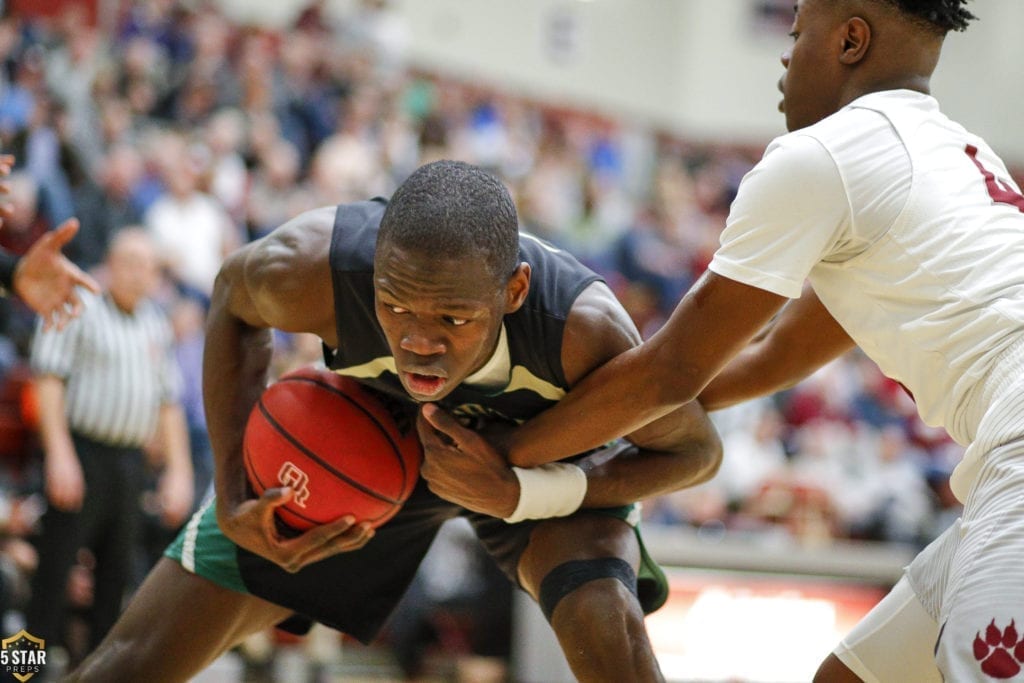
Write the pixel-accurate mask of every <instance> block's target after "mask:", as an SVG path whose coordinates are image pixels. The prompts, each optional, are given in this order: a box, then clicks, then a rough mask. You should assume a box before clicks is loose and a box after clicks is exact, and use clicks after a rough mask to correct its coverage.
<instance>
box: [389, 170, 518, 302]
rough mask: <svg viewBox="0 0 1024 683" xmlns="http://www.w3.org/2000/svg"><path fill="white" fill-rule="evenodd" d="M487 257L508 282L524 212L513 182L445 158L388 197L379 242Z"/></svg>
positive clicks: (450, 254)
mask: <svg viewBox="0 0 1024 683" xmlns="http://www.w3.org/2000/svg"><path fill="white" fill-rule="evenodd" d="M381 245H394V246H400V247H402V248H407V249H411V250H413V251H416V252H419V253H425V254H438V255H444V256H445V257H447V258H453V257H456V258H457V257H463V256H465V257H470V258H483V259H484V261H485V263H486V264H487V266H488V269H489V270H490V271H491V273H492V274H493V275H494V276H495V278H497V279H498V280H499V281H501V282H505V281H506V280H507V279H508V278H509V277H511V276H512V273H513V272H514V271H515V269H516V266H518V265H519V218H518V216H517V214H516V207H515V204H514V203H513V202H512V197H511V195H510V194H509V192H508V188H506V187H505V184H504V183H502V182H501V180H499V179H498V178H497V177H495V176H494V175H492V174H491V173H489V172H487V171H485V170H484V169H482V168H479V167H477V166H473V165H472V164H467V163H465V162H462V161H451V160H442V161H435V162H432V163H429V164H425V165H423V166H421V167H419V168H418V169H416V170H415V171H414V172H413V173H412V175H410V176H409V178H408V179H406V181H405V182H403V183H402V184H401V185H400V186H399V187H398V189H397V190H395V194H394V195H393V196H392V197H391V201H390V202H388V206H387V208H386V209H385V210H384V216H383V217H382V218H381V221H380V232H379V233H378V235H377V248H378V250H379V249H380V247H381Z"/></svg>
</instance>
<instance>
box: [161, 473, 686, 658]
mask: <svg viewBox="0 0 1024 683" xmlns="http://www.w3.org/2000/svg"><path fill="white" fill-rule="evenodd" d="M215 505H216V501H215V500H211V501H210V502H209V503H207V505H206V506H204V507H203V508H202V509H201V510H199V512H197V513H196V514H195V516H194V517H193V518H192V520H191V521H190V522H189V523H188V524H187V525H186V526H185V528H184V529H182V531H181V533H180V534H179V536H178V538H177V539H176V540H175V542H174V543H173V544H171V546H170V547H169V548H168V549H167V551H166V553H165V554H166V555H167V556H168V557H170V558H171V559H174V560H175V561H177V562H178V563H180V564H181V565H182V567H184V568H185V569H186V570H187V571H190V572H192V573H194V574H197V575H199V576H202V577H204V578H206V579H209V580H211V581H213V582H214V583H217V584H218V585H221V586H223V587H225V588H230V589H232V590H236V591H239V592H243V593H250V594H252V595H255V596H258V597H260V598H263V599H264V600H267V601H269V602H273V603H275V604H277V605H281V606H282V607H287V608H289V609H293V610H295V612H296V615H295V617H294V618H292V619H289V620H288V621H287V622H285V623H283V624H281V625H280V628H282V629H285V630H288V631H290V632H292V633H304V632H305V631H307V630H308V629H309V627H310V626H311V625H312V622H320V623H322V624H325V625H327V626H330V627H332V628H336V629H338V630H339V631H342V632H344V633H347V634H349V635H351V636H353V637H355V638H356V639H358V640H360V641H361V642H363V643H369V642H370V641H372V640H373V639H374V638H375V637H376V636H377V633H378V632H379V631H380V629H381V627H382V626H383V625H384V622H385V621H386V620H387V618H388V616H389V615H390V614H391V612H392V610H393V609H394V608H395V606H396V605H397V604H398V601H399V600H400V599H401V598H402V595H403V594H404V593H405V591H406V589H407V588H408V587H409V584H410V583H411V582H412V580H413V577H414V576H415V575H416V571H417V569H418V568H419V565H420V562H421V561H422V560H423V557H424V555H426V553H427V550H428V549H429V548H430V544H431V543H432V542H433V540H434V537H435V536H436V535H437V531H438V529H440V528H441V525H442V524H443V523H444V522H446V521H447V520H449V519H452V518H454V517H457V516H463V517H466V518H467V519H468V520H469V522H470V524H471V525H472V526H473V529H474V531H475V532H476V535H477V537H478V538H479V539H480V542H481V543H482V544H483V547H484V548H485V550H486V551H487V552H488V554H490V555H491V557H493V558H494V560H495V562H497V564H498V566H499V567H500V568H501V570H502V571H503V572H504V573H505V574H506V576H508V577H509V579H510V580H511V581H512V582H513V583H514V584H515V585H519V584H518V579H517V576H518V571H517V570H518V566H519V558H520V557H521V556H522V554H523V551H524V550H525V549H526V546H527V544H528V543H529V540H530V533H531V532H532V531H533V528H534V527H535V526H536V525H537V524H538V523H540V521H543V520H540V521H526V522H521V523H518V524H508V523H506V522H505V521H504V520H501V519H498V518H496V517H490V516H488V515H482V514H478V513H474V512H470V511H468V510H466V509H465V508H462V507H460V506H458V505H455V504H453V503H449V502H448V501H445V500H443V499H441V498H439V497H437V496H436V495H434V494H433V493H431V492H430V490H429V489H428V488H427V485H426V482H425V481H424V480H422V479H421V480H420V482H419V484H418V485H417V487H416V489H415V490H414V491H413V494H412V495H411V496H410V498H409V500H408V501H407V502H406V503H405V504H404V505H403V506H402V509H401V510H400V511H399V512H398V514H397V515H395V516H394V517H393V518H392V519H391V520H390V521H388V523H387V524H385V525H383V526H382V527H380V528H379V529H377V532H376V534H375V535H374V537H373V538H372V539H371V540H370V542H369V543H367V544H366V545H365V546H363V547H362V548H360V549H359V550H356V551H353V552H348V553H339V554H338V555H334V556H333V557H329V558H327V559H325V560H322V561H320V562H317V563H315V564H311V565H309V566H307V567H305V568H303V569H302V570H300V571H298V572H295V573H289V572H287V571H285V570H284V569H282V568H281V567H279V566H277V565H276V564H274V563H273V562H270V561H269V560H266V559H264V558H262V557H260V556H259V555H256V554H254V553H251V552H249V551H247V550H245V549H243V548H240V547H238V546H237V545H235V544H234V543H232V542H231V541H230V540H229V539H228V538H227V537H226V536H224V534H223V533H222V532H221V531H220V528H219V527H218V526H217V516H216V511H215V508H214V506H215ZM588 512H598V511H588ZM600 512H601V513H603V514H609V515H613V516H615V517H618V518H620V519H623V520H627V521H629V522H631V523H634V522H635V521H636V520H635V518H638V517H639V515H638V512H639V506H637V505H628V506H623V507H621V508H608V509H605V510H601V511H600ZM637 533H638V538H639V531H638V532H637ZM640 545H641V549H642V550H643V543H642V541H641V544H640ZM642 555H643V565H644V566H642V567H641V571H640V573H639V579H640V586H639V589H640V597H641V604H642V605H643V607H644V611H645V612H650V611H654V610H655V609H657V608H658V607H660V606H661V605H662V604H663V603H664V601H665V598H666V597H667V594H668V593H667V584H666V582H665V578H664V575H663V574H662V573H661V570H660V569H659V568H658V567H657V565H655V564H654V563H653V562H652V561H651V560H650V558H649V557H648V556H647V553H646V551H643V552H642Z"/></svg>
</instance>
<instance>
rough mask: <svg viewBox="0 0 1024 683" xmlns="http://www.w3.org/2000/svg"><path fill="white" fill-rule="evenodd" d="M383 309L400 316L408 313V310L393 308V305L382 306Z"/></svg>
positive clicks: (398, 307)
mask: <svg viewBox="0 0 1024 683" xmlns="http://www.w3.org/2000/svg"><path fill="white" fill-rule="evenodd" d="M384 308H386V309H388V310H389V311H391V312H392V313H394V314H395V315H402V314H403V313H408V312H409V309H407V308H402V307H401V306H395V305H394V304H384Z"/></svg>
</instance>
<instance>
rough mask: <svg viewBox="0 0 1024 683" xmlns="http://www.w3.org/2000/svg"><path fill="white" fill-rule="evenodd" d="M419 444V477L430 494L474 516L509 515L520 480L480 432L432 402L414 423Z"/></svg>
mask: <svg viewBox="0 0 1024 683" xmlns="http://www.w3.org/2000/svg"><path fill="white" fill-rule="evenodd" d="M416 429H417V431H418V432H419V435H420V441H421V442H422V443H423V464H422V465H421V466H420V474H421V475H423V478H424V479H426V480H427V484H428V485H429V486H430V490H431V491H433V492H434V493H435V494H437V495H438V496H440V497H441V498H444V499H445V500H448V501H451V502H452V503H456V504H458V505H461V506H462V507H464V508H466V509H467V510H473V511H474V512H480V513H483V514H485V515H491V516H493V517H501V518H505V517H508V516H510V515H511V514H512V513H513V512H514V511H515V509H516V505H517V504H518V502H519V480H518V478H517V477H516V475H515V473H514V472H512V470H511V469H510V468H509V466H508V463H507V462H506V461H505V458H504V457H502V455H501V454H500V453H498V451H497V450H496V449H495V448H494V447H493V446H492V445H491V444H490V443H489V442H488V441H487V440H486V439H484V437H482V436H481V435H480V434H479V433H477V432H474V431H473V430H471V429H467V428H466V427H463V426H462V425H461V424H459V422H458V420H456V419H455V418H454V417H452V416H451V415H450V414H448V413H447V412H445V411H444V410H442V409H441V408H438V407H437V406H436V405H434V404H432V403H427V404H425V405H424V406H423V407H422V408H421V409H420V413H419V416H418V417H417V419H416Z"/></svg>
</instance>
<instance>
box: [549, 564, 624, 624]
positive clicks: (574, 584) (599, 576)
mask: <svg viewBox="0 0 1024 683" xmlns="http://www.w3.org/2000/svg"><path fill="white" fill-rule="evenodd" d="M604 579H610V580H612V581H614V582H617V584H613V585H618V586H619V587H620V589H619V590H611V591H609V590H608V587H607V583H605V582H603V581H602V583H601V584H595V583H594V582H595V581H601V580H604ZM570 595H571V596H573V598H574V599H573V601H572V603H573V604H574V605H576V606H577V609H579V608H583V609H585V608H586V607H588V606H589V607H595V608H598V609H602V610H603V609H606V608H607V604H608V602H609V601H611V602H623V601H627V600H631V601H635V600H636V597H637V579H636V572H635V571H634V570H633V567H632V566H631V565H630V564H629V563H628V562H626V561H625V560H623V559H622V558H619V557H601V558H594V559H589V560H570V561H569V562H565V563H563V564H560V565H558V566H557V567H555V568H554V569H552V570H551V571H550V572H548V574H547V575H546V576H545V577H544V579H543V580H542V581H541V584H540V591H539V594H538V600H537V601H538V602H539V603H540V608H541V610H543V612H544V616H545V617H547V619H548V621H549V622H550V621H551V619H552V616H553V615H554V612H555V608H556V607H558V605H559V604H561V603H562V602H563V600H565V598H567V597H569V596H570ZM580 597H584V598H586V599H582V600H580V599H578V598H580Z"/></svg>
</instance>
